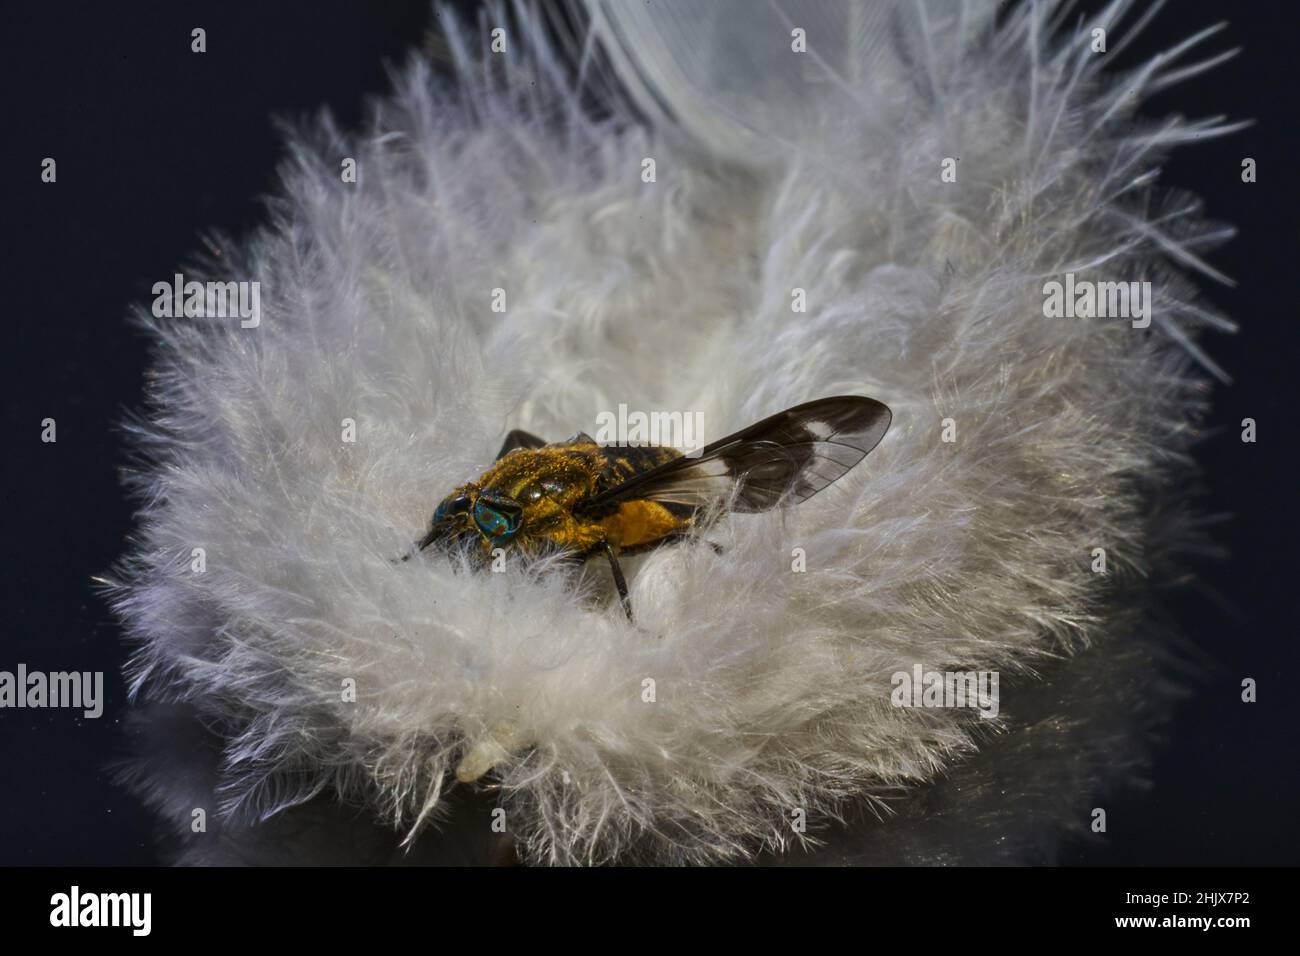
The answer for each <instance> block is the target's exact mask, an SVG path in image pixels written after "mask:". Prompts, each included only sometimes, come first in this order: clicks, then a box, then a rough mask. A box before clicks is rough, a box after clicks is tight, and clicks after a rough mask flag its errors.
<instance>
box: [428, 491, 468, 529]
mask: <svg viewBox="0 0 1300 956" xmlns="http://www.w3.org/2000/svg"><path fill="white" fill-rule="evenodd" d="M465 511H469V496H468V495H457V496H456V497H455V498H448V499H447V500H446V501H444V502H443V503H442V504H440V505H438V507H437V510H435V511H434V513H433V525H434V527H437V526H438V525H440V524H442V522H444V521H446V520H447V517H448V515H454V514H460V513H462V512H465Z"/></svg>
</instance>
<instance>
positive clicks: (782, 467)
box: [403, 395, 892, 620]
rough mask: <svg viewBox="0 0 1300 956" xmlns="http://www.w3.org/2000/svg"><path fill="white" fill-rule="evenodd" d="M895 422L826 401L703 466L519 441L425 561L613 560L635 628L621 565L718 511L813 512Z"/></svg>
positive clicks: (730, 445)
mask: <svg viewBox="0 0 1300 956" xmlns="http://www.w3.org/2000/svg"><path fill="white" fill-rule="evenodd" d="M891 419H892V415H891V413H890V411H889V408H888V407H886V406H885V405H883V404H881V403H880V402H878V401H876V400H875V399H871V398H863V397H860V396H854V395H849V396H841V397H837V398H823V399H819V400H817V401H813V402H808V403H806V404H803V405H797V406H795V407H794V408H790V409H787V410H786V411H783V412H780V413H778V414H776V415H773V416H771V417H770V418H765V419H763V420H762V421H760V422H758V423H757V424H755V425H750V426H749V427H748V428H745V429H742V430H741V431H738V432H736V433H735V434H734V435H728V436H727V437H726V438H722V439H719V440H718V441H715V442H714V443H713V444H711V445H708V446H706V447H705V448H704V450H703V451H702V452H700V453H699V454H698V455H685V454H683V453H682V452H680V451H678V450H676V449H673V448H666V447H659V446H613V445H599V444H597V443H596V442H595V441H594V440H593V439H592V438H590V437H588V436H587V435H585V434H581V433H580V434H578V435H576V436H574V437H573V438H570V439H569V440H568V441H562V442H555V443H552V444H547V443H546V442H545V441H543V440H542V439H541V438H538V437H537V436H535V435H530V434H529V433H527V432H524V431H519V430H515V431H512V432H510V434H508V435H507V436H506V440H505V444H504V445H503V446H502V447H501V451H500V453H499V454H498V455H497V459H496V463H495V464H494V465H493V466H492V467H491V468H489V469H488V470H487V471H485V472H484V473H483V474H482V475H480V476H479V477H478V479H476V480H475V481H471V482H468V483H466V484H464V485H461V486H460V487H459V488H457V489H456V490H455V491H453V492H452V493H451V494H449V495H448V496H447V497H446V498H444V499H443V500H442V502H441V503H440V504H439V505H438V507H437V509H436V510H435V511H434V513H433V517H432V519H431V520H430V522H429V530H428V532H427V533H426V534H425V535H424V537H423V538H421V539H420V541H419V542H418V543H417V544H416V550H418V551H423V550H424V549H426V548H428V547H430V546H433V545H439V546H441V547H442V548H444V549H446V550H453V549H457V548H459V549H464V550H465V551H466V552H467V553H468V554H469V555H470V557H471V559H472V560H473V561H474V562H475V563H476V564H477V565H479V566H484V565H486V564H487V563H488V562H489V561H490V560H491V558H492V556H493V553H494V552H495V551H496V549H498V548H500V549H503V551H504V550H507V549H519V550H521V551H524V552H528V553H543V552H546V551H563V552H566V553H568V554H570V555H572V556H573V557H574V558H575V559H577V560H580V561H585V560H587V559H589V558H592V557H596V556H598V555H604V557H605V558H607V559H608V561H609V566H610V570H611V572H612V573H613V576H614V584H615V586H616V587H617V588H618V594H619V598H620V600H621V601H622V604H623V608H624V610H625V611H626V612H627V616H628V619H629V620H631V619H632V605H631V601H630V600H629V598H628V590H627V579H626V578H625V577H624V576H623V569H622V567H621V566H620V565H619V556H620V555H629V554H635V553H638V552H640V551H644V550H646V549H649V548H654V547H657V546H659V545H662V544H666V543H668V542H671V541H672V540H674V539H678V538H681V537H682V536H684V535H685V534H687V533H688V532H689V531H691V530H692V528H694V527H695V526H696V524H697V522H698V521H700V520H701V519H702V517H703V516H704V515H716V514H718V513H719V509H718V508H717V507H715V506H716V505H718V504H727V505H729V508H730V510H731V511H734V512H742V513H746V512H759V511H767V510H769V509H771V508H774V507H776V506H777V505H778V504H780V503H781V502H783V501H786V500H789V501H790V502H792V503H798V502H801V501H806V500H807V499H808V498H811V497H812V496H813V495H815V494H816V493H817V492H819V491H821V490H822V489H823V488H825V487H826V486H827V485H829V484H831V483H832V482H834V481H836V480H837V479H839V478H840V477H841V476H843V475H844V474H845V473H846V472H847V471H848V470H849V469H851V468H852V467H853V466H854V465H856V464H857V463H858V462H860V461H861V460H862V459H863V458H865V457H866V456H867V454H868V453H869V452H870V451H871V450H872V449H873V448H875V447H876V445H877V444H879V442H880V440H881V439H882V438H883V437H884V435H885V432H886V431H887V430H888V429H889V423H890V421H891ZM407 557H410V555H407ZM403 560H406V559H405V558H403Z"/></svg>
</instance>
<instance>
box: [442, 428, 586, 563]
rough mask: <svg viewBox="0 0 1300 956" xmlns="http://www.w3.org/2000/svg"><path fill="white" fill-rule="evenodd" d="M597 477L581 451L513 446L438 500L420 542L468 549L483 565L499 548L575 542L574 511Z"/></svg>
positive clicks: (558, 545)
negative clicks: (475, 476) (571, 536)
mask: <svg viewBox="0 0 1300 956" xmlns="http://www.w3.org/2000/svg"><path fill="white" fill-rule="evenodd" d="M597 478H598V472H597V471H596V468H595V464H594V462H593V461H591V460H589V457H588V456H586V455H583V454H581V453H569V452H564V451H559V450H553V449H519V450H517V451H513V452H511V453H510V454H508V455H506V456H505V457H504V458H502V459H501V460H500V461H498V462H497V463H496V464H495V465H493V466H492V467H491V468H490V469H488V470H487V471H486V472H484V473H483V474H482V475H481V476H479V478H478V479H477V480H476V481H471V482H468V483H466V484H464V485H461V486H460V487H459V488H457V489H456V490H455V491H453V492H452V493H451V494H449V495H448V496H447V497H446V498H444V499H443V500H442V501H441V502H440V503H439V505H438V507H437V508H436V509H435V510H434V513H433V518H432V519H431V520H430V524H429V532H428V534H427V535H425V537H424V539H423V540H422V541H421V542H420V544H419V547H420V549H421V550H423V549H424V548H427V547H429V546H430V545H433V544H438V545H440V546H442V547H443V548H444V549H446V550H448V551H450V550H457V549H464V550H465V551H466V552H467V553H468V554H469V555H470V556H471V558H472V559H473V560H474V561H475V563H476V564H479V565H482V564H486V563H487V562H489V561H490V560H491V559H492V556H493V552H494V551H496V550H497V549H498V548H501V549H503V550H509V549H512V548H520V549H522V550H525V551H534V550H538V549H539V548H540V547H542V546H546V545H550V546H556V547H560V548H564V547H569V546H572V544H573V543H572V542H570V541H569V540H567V539H568V537H569V529H570V527H571V525H572V524H573V523H574V522H575V520H576V519H575V518H574V515H573V510H574V508H575V506H577V505H578V504H579V503H580V502H581V500H582V499H583V497H584V496H586V495H588V494H590V492H591V489H593V488H594V487H595V484H596V480H597Z"/></svg>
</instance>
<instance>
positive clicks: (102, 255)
mask: <svg viewBox="0 0 1300 956" xmlns="http://www.w3.org/2000/svg"><path fill="white" fill-rule="evenodd" d="M459 6H461V7H463V8H468V7H470V6H472V4H470V3H462V4H460V5H459ZM1088 6H1089V5H1085V8H1088ZM1170 6H1171V7H1172V8H1173V9H1166V10H1165V11H1164V12H1163V13H1162V14H1161V15H1160V16H1159V17H1157V19H1156V20H1155V22H1154V23H1153V24H1152V25H1151V26H1150V27H1149V28H1148V30H1147V31H1146V33H1145V34H1144V35H1143V36H1142V37H1140V38H1139V40H1138V41H1137V42H1136V43H1134V45H1133V46H1132V47H1131V48H1130V49H1128V50H1127V51H1125V52H1124V54H1123V56H1122V57H1121V58H1120V62H1121V64H1122V63H1130V64H1131V63H1134V62H1137V61H1138V60H1139V59H1141V58H1144V57H1146V56H1148V55H1151V54H1153V53H1155V52H1157V51H1159V50H1161V49H1164V48H1168V47H1169V46H1171V45H1172V44H1173V43H1175V42H1177V41H1178V40H1181V39H1182V38H1184V37H1186V36H1188V35H1190V34H1191V33H1194V32H1196V31H1197V30H1199V29H1201V28H1202V27H1204V26H1207V25H1209V24H1211V23H1213V22H1216V21H1217V20H1219V19H1221V18H1223V17H1225V16H1227V17H1230V18H1231V23H1230V26H1229V28H1228V29H1227V30H1226V31H1224V33H1222V34H1220V35H1219V36H1218V37H1216V38H1214V40H1212V41H1211V42H1210V43H1209V44H1208V45H1207V46H1206V49H1209V50H1211V51H1213V52H1217V51H1220V50H1223V49H1226V48H1228V47H1231V46H1241V47H1243V48H1244V50H1243V52H1242V54H1241V55H1239V56H1238V57H1237V58H1236V59H1235V60H1233V61H1231V62H1230V63H1228V64H1226V65H1224V66H1222V67H1220V68H1218V69H1216V70H1214V71H1213V72H1212V73H1210V74H1208V75H1203V76H1201V77H1199V78H1197V79H1195V80H1193V81H1191V82H1190V83H1188V84H1184V85H1181V86H1178V87H1175V88H1173V89H1171V90H1169V91H1167V92H1165V93H1162V94H1160V95H1159V96H1158V97H1157V98H1155V99H1154V100H1152V101H1151V102H1149V103H1148V104H1147V105H1146V107H1145V112H1146V113H1147V114H1148V115H1162V114H1165V113H1170V112H1179V113H1183V114H1185V115H1189V116H1205V115H1214V114H1225V115H1227V116H1230V117H1232V118H1253V119H1254V120H1255V121H1256V125H1255V126H1254V127H1253V128H1251V129H1249V130H1246V131H1245V132H1242V133H1238V134H1236V135H1234V136H1232V137H1229V138H1226V139H1221V140H1215V141H1211V142H1206V143H1202V144H1196V145H1193V146H1190V147H1188V148H1186V149H1184V150H1182V151H1180V152H1178V153H1176V154H1175V156H1174V157H1173V159H1172V160H1171V162H1169V163H1168V165H1167V166H1166V168H1165V172H1164V174H1163V176H1162V182H1163V183H1164V184H1165V185H1171V186H1178V187H1180V188H1185V189H1190V190H1192V191H1193V192H1196V193H1198V194H1199V195H1200V196H1202V197H1203V198H1204V199H1205V201H1206V206H1207V210H1208V213H1209V215H1210V216H1211V217H1212V218H1214V219H1217V220H1221V221H1226V222H1230V223H1233V224H1235V225H1236V226H1237V227H1238V229H1239V235H1238V237H1237V239H1235V240H1234V241H1233V242H1231V243H1230V244H1229V245H1227V246H1225V247H1223V248H1222V249H1220V250H1217V251H1216V252H1214V253H1213V254H1212V256H1211V261H1212V262H1213V264H1214V265H1215V266H1216V267H1217V268H1219V269H1220V270H1222V271H1224V272H1226V273H1228V274H1229V275H1231V276H1233V277H1234V278H1235V279H1236V280H1237V282H1238V285H1237V286H1236V287H1235V288H1226V287H1214V286H1210V287H1208V288H1207V289H1206V291H1207V294H1208V296H1209V298H1210V299H1211V300H1212V301H1213V302H1214V303H1215V304H1217V305H1218V306H1219V307H1220V308H1221V309H1222V310H1223V311H1224V312H1226V313H1227V314H1229V315H1231V316H1232V317H1233V318H1234V319H1235V320H1236V321H1237V322H1238V323H1239V324H1240V325H1241V327H1242V332H1241V333H1239V334H1238V335H1236V336H1219V335H1215V336H1213V337H1212V338H1210V339H1208V340H1207V342H1206V343H1205V344H1206V345H1207V347H1208V350H1209V351H1210V353H1211V354H1212V355H1213V356H1214V357H1215V358H1216V360H1217V361H1219V363H1220V364H1221V365H1223V366H1224V367H1225V368H1226V369H1227V370H1228V371H1229V373H1230V374H1231V375H1232V376H1233V378H1234V384H1232V385H1230V386H1226V387H1222V388H1220V389H1218V390H1217V393H1216V396H1215V409H1214V413H1213V416H1212V418H1211V420H1210V422H1209V423H1208V427H1207V429H1206V436H1205V440H1204V442H1203V443H1202V445H1201V446H1200V448H1199V451H1198V458H1199V460H1200V461H1201V462H1202V464H1203V466H1204V473H1205V477H1206V484H1207V488H1208V494H1207V496H1206V498H1205V500H1204V509H1205V510H1206V511H1208V512H1211V513H1221V514H1225V515H1231V519H1230V520H1228V521H1225V522H1224V523H1223V524H1222V525H1221V526H1220V527H1219V529H1218V531H1217V540H1218V541H1219V543H1221V544H1222V545H1223V546H1225V547H1226V549H1227V550H1228V552H1229V557H1228V558H1227V559H1225V560H1222V561H1219V562H1215V563H1206V564H1203V565H1201V566H1200V567H1199V568H1198V572H1199V574H1198V578H1197V580H1196V581H1195V583H1194V584H1193V585H1192V586H1191V587H1189V588H1187V589H1185V590H1184V591H1183V592H1182V593H1181V594H1180V596H1179V598H1178V602H1177V604H1176V605H1175V606H1174V608H1173V610H1174V613H1175V615H1176V620H1177V621H1178V623H1179V625H1180V627H1181V629H1182V631H1183V632H1184V633H1185V634H1186V635H1187V637H1188V638H1189V639H1190V640H1191V641H1192V642H1193V643H1194V644H1195V645H1196V646H1197V647H1199V648H1200V649H1202V650H1203V651H1205V652H1206V653H1207V654H1208V655H1209V656H1210V658H1211V659H1212V660H1214V661H1216V662H1218V665H1219V666H1218V668H1217V669H1212V674H1211V679H1210V680H1209V681H1208V682H1207V684H1206V685H1205V686H1204V687H1202V688H1200V689H1199V690H1198V691H1197V693H1195V694H1194V695H1193V696H1192V697H1190V698H1189V699H1187V700H1186V701H1184V702H1183V703H1182V704H1181V705H1180V707H1179V710H1178V712H1177V714H1176V715H1175V717H1174V720H1173V721H1172V723H1171V726H1170V731H1169V733H1168V734H1167V735H1166V737H1165V739H1164V740H1163V742H1161V743H1160V745H1159V746H1158V748H1157V751H1156V755H1155V760H1154V766H1153V771H1152V783H1153V786H1152V787H1151V788H1150V789H1149V790H1147V791H1145V792H1142V793H1130V794H1126V795H1121V796H1120V797H1117V798H1116V799H1113V800H1109V801H1108V802H1107V807H1108V814H1109V833H1107V834H1106V835H1104V836H1098V837H1093V838H1090V839H1086V840H1080V841H1076V842H1073V843H1071V844H1070V845H1069V847H1068V848H1067V851H1066V853H1065V861H1066V862H1074V863H1121V864H1157V863H1164V864H1194V863H1207V864H1214V863H1297V862H1300V825H1298V824H1297V821H1296V810H1297V807H1298V806H1300V799H1298V798H1300V785H1298V782H1297V777H1298V772H1297V769H1296V761H1297V756H1298V751H1297V746H1296V744H1297V733H1296V730H1295V725H1294V720H1293V717H1292V713H1293V712H1292V701H1291V698H1292V694H1293V689H1294V686H1295V683H1296V681H1297V677H1298V675H1297V670H1296V667H1295V664H1296V662H1297V655H1296V652H1295V645H1296V621H1297V614H1296V610H1297V601H1296V594H1297V591H1298V589H1300V587H1298V585H1297V583H1296V580H1295V578H1296V564H1297V562H1296V560H1295V558H1294V548H1295V541H1296V530H1297V527H1296V525H1297V522H1296V507H1295V495H1294V489H1295V488H1296V484H1297V482H1296V470H1295V467H1296V461H1295V458H1296V456H1295V451H1294V449H1295V439H1296V429H1295V424H1294V416H1295V414H1296V412H1295V410H1294V408H1293V406H1294V404H1295V401H1294V400H1295V396H1296V379H1297V369H1296V368H1295V362H1296V358H1297V356H1300V349H1298V348H1297V345H1298V344H1300V335H1298V333H1297V324H1296V318H1297V317H1296V311H1297V307H1296V300H1297V294H1296V292H1297V279H1300V263H1297V262H1296V254H1297V242H1296V238H1297V229H1298V228H1300V226H1298V225H1297V209H1298V208H1300V207H1298V206H1297V191H1296V176H1297V173H1296V169H1295V158H1296V156H1297V155H1300V154H1298V152H1297V147H1300V143H1297V138H1296V125H1297V124H1296V111H1295V109H1294V93H1293V90H1294V88H1295V84H1296V80H1297V76H1296V69H1295V55H1294V52H1293V44H1292V42H1291V31H1292V29H1293V25H1294V20H1293V7H1294V5H1293V4H1292V3H1290V2H1287V0H1277V2H1272V3H1264V2H1254V3H1242V4H1231V5H1229V4H1222V3H1211V2H1188V0H1179V2H1176V3H1174V4H1171V5H1170ZM0 16H2V17H3V22H2V25H0V70H2V71H3V84H2V85H0V96H2V97H3V103H4V107H5V108H4V112H3V115H2V118H0V123H2V124H3V128H4V129H5V130H6V133H7V135H6V136H5V143H6V145H5V147H4V150H3V156H2V157H0V159H2V161H3V175H2V176H0V183H3V189H4V205H3V211H2V213H0V215H2V216H3V222H4V228H3V230H0V235H3V238H4V242H5V247H4V249H3V256H4V257H3V262H4V270H3V275H4V290H5V294H4V298H3V300H0V301H2V302H3V304H4V309H5V312H6V315H5V316H4V318H5V320H6V329H5V333H6V334H5V336H4V342H5V348H4V349H3V353H4V356H5V365H6V367H5V374H4V383H5V404H4V416H5V419H4V420H5V442H4V451H3V454H4V472H5V482H4V492H5V498H4V508H3V514H4V527H5V530H4V540H5V545H6V547H5V552H6V567H5V569H4V575H3V581H4V605H3V607H4V609H5V612H6V613H5V614H4V623H5V631H6V633H5V634H4V636H3V638H2V639H0V641H2V643H0V669H9V670H12V669H13V667H14V666H15V665H16V664H17V663H18V662H20V661H22V662H25V663H26V664H27V665H28V667H29V668H31V669H40V670H74V669H75V670H102V671H104V672H105V681H106V695H107V698H108V702H107V705H106V711H105V715H104V716H103V717H102V718H101V719H99V720H84V719H82V718H81V717H80V715H79V714H77V715H76V716H74V715H73V712H70V711H62V710H43V711H26V710H23V711H12V710H11V711H0V864H92V865H93V864H127V865H129V864H148V863H151V862H154V861H155V860H156V859H157V855H156V848H155V846H154V841H153V836H152V824H151V821H150V819H149V816H148V814H147V813H146V812H145V811H144V810H143V809H141V808H140V807H139V806H137V804H136V803H135V802H134V800H133V799H132V798H131V797H129V796H128V795H127V794H126V793H124V792H123V791H122V790H120V789H119V788H117V787H116V786H115V785H114V784H113V783H112V780H111V775H110V773H109V763H110V762H111V761H112V760H113V759H114V757H115V756H118V755H119V754H120V752H121V750H120V748H121V746H122V744H121V740H120V718H121V716H122V713H123V711H124V707H125V701H124V687H123V685H122V682H121V679H120V677H119V676H118V674H119V669H120V667H121V664H122V661H123V658H124V648H123V645H122V643H121V632H120V629H119V628H118V626H117V624H116V623H115V622H114V621H113V619H112V617H111V615H110V613H109V612H108V609H107V608H106V607H105V605H104V603H103V602H102V601H101V600H100V599H99V598H98V597H97V596H96V595H95V594H94V593H93V591H92V590H91V586H90V578H91V577H92V575H96V574H102V573H104V572H105V571H106V570H107V569H108V567H109V566H110V565H111V564H112V562H113V561H114V560H115V559H116V558H117V557H119V556H120V554H121V553H122V552H123V550H124V537H125V535H126V534H127V533H128V532H129V530H130V529H131V527H132V523H133V517H132V506H131V504H130V503H129V502H128V501H127V500H126V498H125V497H124V495H123V493H122V489H121V486H120V483H119V477H118V469H119V467H120V466H121V465H122V464H123V463H124V461H125V453H124V444H123V442H122V439H121V435H120V433H119V432H118V431H117V430H116V426H117V424H118V423H119V422H120V421H121V419H122V416H123V413H124V411H125V409H127V408H130V407H134V406H137V405H138V404H139V400H140V396H141V386H142V382H143V375H144V368H145V352H146V343H145V341H144V340H143V338H142V337H141V336H140V335H138V334H137V333H135V332H134V331H132V330H130V329H129V328H128V326H127V323H126V311H127V306H128V304H130V303H141V302H147V301H149V299H150V298H151V295H150V292H149V289H150V286H151V285H152V284H153V282H155V281H158V280H159V279H160V278H167V277H170V276H171V274H172V273H173V272H174V271H175V270H176V267H177V265H178V264H179V263H181V262H182V261H183V260H184V259H185V258H186V256H187V255H188V254H189V253H190V252H191V251H192V250H193V249H195V248H197V246H198V239H199V234H200V232H201V231H204V230H207V229H209V228H216V229H220V230H223V231H226V232H230V233H233V234H235V235H238V234H240V233H241V232H243V231H245V230H247V229H248V228H250V227H252V226H254V225H255V224H257V223H258V222H259V221H260V220H261V216H262V211H261V205H260V199H259V197H260V196H262V195H265V194H266V193H267V192H269V191H270V190H271V189H272V188H273V176H272V174H273V169H274V166H275V163H276V161H277V159H278V157H279V156H280V155H281V152H280V151H281V146H280V139H279V137H278V134H277V132H276V130H275V128H274V126H273V124H272V122H271V117H272V116H273V115H278V116H287V117H295V118H300V117H303V116H305V115H307V114H309V113H312V112H314V111H316V110H317V109H318V108H320V107H321V106H328V108H329V109H330V110H331V112H332V113H333V114H334V115H335V116H336V117H337V118H338V119H339V120H340V122H341V125H342V126H343V127H344V128H350V127H354V126H355V125H356V124H357V123H358V122H359V121H360V119H361V117H362V107H363V104H364V101H365V99H366V98H367V97H368V96H370V95H373V94H382V93H383V92H385V90H386V88H387V79H386V75H385V67H384V61H385V59H387V60H388V61H389V62H392V63H400V62H402V61H403V60H404V59H405V57H406V55H407V53H408V51H410V50H412V49H414V48H415V47H417V46H419V45H420V43H421V41H422V40H423V37H424V33H425V31H426V30H427V29H428V28H429V27H431V26H432V25H433V24H434V22H435V20H434V16H433V13H432V10H431V9H430V7H429V6H428V5H427V4H426V3H425V2H424V0H400V2H398V0H385V2H378V3H362V2H356V3H341V2H320V0H313V2H306V0H295V2H259V3H254V2H251V0H245V2H229V0H228V2H200V3H179V2H124V3H98V2H85V3H68V2H58V0H47V2H35V3H14V2H11V3H8V4H7V5H6V8H5V10H4V12H3V14H0ZM196 26H202V27H204V28H205V29H206V30H207V38H208V51H207V53H205V54H202V55H197V54H193V53H191V52H190V30H191V29H192V28H194V27H196ZM1111 42H1112V44H1113V43H1114V42H1115V40H1114V38H1112V41H1111ZM46 156H51V157H54V158H55V159H56V160H57V162H58V182H57V184H54V185H48V184H44V183H42V182H41V181H40V171H41V170H40V163H41V160H42V158H44V157H46ZM1246 156H1251V157H1254V158H1255V159H1256V160H1257V162H1258V178H1259V181H1258V182H1257V183H1255V184H1243V183H1242V182H1241V175H1240V169H1241V167H1240V164H1241V160H1242V158H1243V157H1246ZM46 417H52V418H55V419H56V420H57V422H58V442H57V443H56V444H44V443H42V442H41V441H40V428H41V426H40V422H41V420H42V419H44V418H46ZM1245 417H1251V418H1254V419H1256V421H1257V422H1258V429H1259V440H1258V442H1257V443H1256V444H1253V445H1251V444H1243V443H1242V442H1241V441H1240V440H1239V433H1240V422H1241V420H1242V419H1243V418H1245ZM1245 676H1250V677H1254V678H1256V680H1257V681H1258V683H1259V702H1258V703H1257V704H1254V705H1251V706H1247V705H1244V704H1242V703H1241V702H1240V698H1239V694H1240V688H1239V684H1240V680H1241V678H1242V677H1245Z"/></svg>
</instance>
